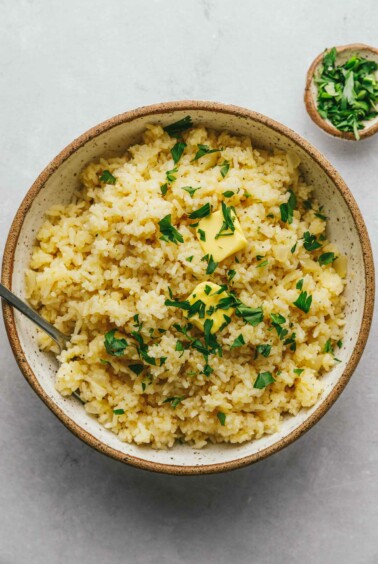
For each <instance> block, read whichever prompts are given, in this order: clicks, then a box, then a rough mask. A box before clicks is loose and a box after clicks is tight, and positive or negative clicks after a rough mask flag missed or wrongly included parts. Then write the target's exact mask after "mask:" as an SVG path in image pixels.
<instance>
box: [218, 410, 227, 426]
mask: <svg viewBox="0 0 378 564" xmlns="http://www.w3.org/2000/svg"><path fill="white" fill-rule="evenodd" d="M217 417H218V419H219V423H220V424H221V425H222V426H223V427H224V426H225V424H226V414H225V413H223V411H218V413H217Z"/></svg>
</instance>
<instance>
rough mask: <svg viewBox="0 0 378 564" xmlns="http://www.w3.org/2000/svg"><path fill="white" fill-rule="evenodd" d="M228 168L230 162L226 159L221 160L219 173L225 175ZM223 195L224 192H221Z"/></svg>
mask: <svg viewBox="0 0 378 564" xmlns="http://www.w3.org/2000/svg"><path fill="white" fill-rule="evenodd" d="M229 170H230V163H229V162H228V161H223V163H222V164H221V169H220V173H221V175H222V177H223V178H224V177H225V176H226V174H227V173H228V171H229ZM223 195H224V192H223ZM226 197H227V198H229V197H230V196H226Z"/></svg>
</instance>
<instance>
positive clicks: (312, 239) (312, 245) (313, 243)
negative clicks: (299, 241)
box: [303, 231, 322, 252]
mask: <svg viewBox="0 0 378 564" xmlns="http://www.w3.org/2000/svg"><path fill="white" fill-rule="evenodd" d="M303 246H304V248H305V249H306V251H310V252H311V251H316V250H317V249H320V247H321V246H322V245H321V243H319V241H317V239H316V235H312V234H311V233H310V232H309V231H306V232H305V233H303Z"/></svg>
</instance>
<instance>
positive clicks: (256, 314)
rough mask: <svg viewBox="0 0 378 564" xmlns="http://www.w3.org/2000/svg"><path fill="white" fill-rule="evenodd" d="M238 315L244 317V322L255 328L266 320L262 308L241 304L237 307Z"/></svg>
mask: <svg viewBox="0 0 378 564" xmlns="http://www.w3.org/2000/svg"><path fill="white" fill-rule="evenodd" d="M236 315H237V316H238V317H242V318H243V320H244V321H245V322H246V323H248V324H249V325H252V327H255V326H256V325H258V324H259V323H261V322H262V321H263V319H264V313H263V309H262V307H256V308H252V307H248V306H246V305H244V304H242V303H241V302H240V303H239V304H238V305H237V307H236Z"/></svg>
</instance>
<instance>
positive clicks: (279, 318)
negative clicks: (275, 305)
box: [270, 313, 286, 325]
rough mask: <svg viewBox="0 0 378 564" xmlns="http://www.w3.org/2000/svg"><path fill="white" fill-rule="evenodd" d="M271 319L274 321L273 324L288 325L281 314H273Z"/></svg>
mask: <svg viewBox="0 0 378 564" xmlns="http://www.w3.org/2000/svg"><path fill="white" fill-rule="evenodd" d="M270 319H271V320H272V321H273V323H277V324H278V325H283V323H286V319H285V317H284V316H283V315H281V314H280V313H271V314H270Z"/></svg>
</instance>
